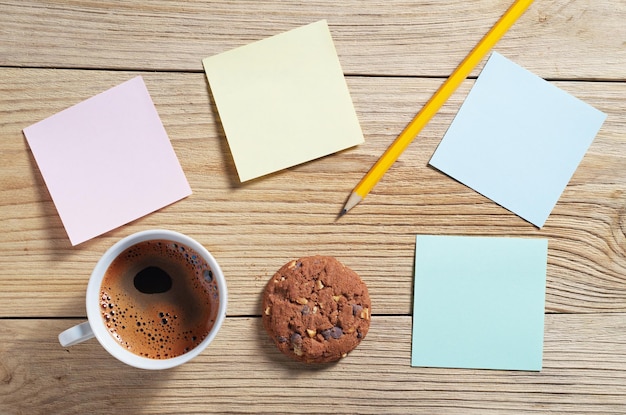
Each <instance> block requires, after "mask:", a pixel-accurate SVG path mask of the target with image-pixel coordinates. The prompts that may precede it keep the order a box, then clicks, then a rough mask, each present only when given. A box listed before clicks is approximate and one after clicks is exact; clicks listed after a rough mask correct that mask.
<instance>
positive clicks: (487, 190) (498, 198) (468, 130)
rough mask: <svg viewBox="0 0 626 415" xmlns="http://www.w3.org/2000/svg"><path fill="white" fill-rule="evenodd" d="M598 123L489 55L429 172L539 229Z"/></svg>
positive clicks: (580, 106)
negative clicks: (440, 174) (445, 177)
mask: <svg viewBox="0 0 626 415" xmlns="http://www.w3.org/2000/svg"><path fill="white" fill-rule="evenodd" d="M605 119H606V114H604V113H602V112H600V111H598V110H597V109H595V108H593V107H591V106H590V105H588V104H587V103H585V102H583V101H581V100H579V99H577V98H575V97H573V96H572V95H570V94H568V93H566V92H565V91H563V90H561V89H559V88H557V87H556V86H555V85H553V84H551V83H549V82H547V81H545V80H543V79H541V78H540V77H538V76H537V75H534V74H533V73H531V72H529V71H527V70H526V69H524V68H522V67H521V66H519V65H517V64H515V63H513V62H511V61H510V60H508V59H506V58H505V57H503V56H502V55H500V54H498V53H495V52H494V53H493V54H492V56H491V57H490V58H489V61H488V62H487V64H486V65H485V67H484V68H483V70H482V72H481V73H480V75H479V77H478V79H477V80H476V83H475V84H474V86H473V87H472V90H471V91H470V92H469V94H468V96H467V98H466V99H465V101H464V103H463V105H462V106H461V108H460V109H459V111H458V113H457V115H456V117H455V119H454V120H453V122H452V124H451V125H450V127H449V129H448V131H447V132H446V134H445V136H444V137H443V139H442V140H441V143H440V144H439V146H438V147H437V150H436V151H435V153H434V155H433V157H432V158H431V160H430V165H432V166H433V167H436V168H437V169H439V170H440V171H442V172H444V173H446V174H447V175H448V176H450V177H452V178H454V179H456V180H458V181H459V182H461V183H463V184H465V185H466V186H468V187H470V188H472V189H474V190H475V191H477V192H478V193H480V194H482V195H484V196H486V197H488V198H489V199H491V200H493V201H494V202H496V203H498V204H499V205H500V206H502V207H504V208H506V209H508V210H510V211H511V212H513V213H515V214H517V215H518V216H520V217H522V218H523V219H525V220H527V221H529V222H530V223H532V224H534V225H535V226H537V227H539V228H541V227H542V226H543V225H544V223H545V221H546V220H547V218H548V216H549V215H550V212H551V211H552V209H553V208H554V206H555V205H556V203H557V201H558V199H559V197H560V196H561V193H562V192H563V190H564V189H565V187H566V186H567V183H568V182H569V180H570V179H571V177H572V175H573V174H574V172H575V170H576V168H577V167H578V165H579V163H580V161H581V160H582V158H583V156H584V155H585V152H586V151H587V149H588V148H589V146H590V145H591V142H592V141H593V139H594V137H595V136H596V134H597V133H598V131H599V129H600V127H601V126H602V123H603V122H604V120H605Z"/></svg>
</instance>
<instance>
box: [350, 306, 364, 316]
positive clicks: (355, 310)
mask: <svg viewBox="0 0 626 415" xmlns="http://www.w3.org/2000/svg"><path fill="white" fill-rule="evenodd" d="M361 310H363V307H361V306H360V305H358V304H352V315H353V316H358V315H359V313H360V312H361Z"/></svg>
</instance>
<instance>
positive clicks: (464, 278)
mask: <svg viewBox="0 0 626 415" xmlns="http://www.w3.org/2000/svg"><path fill="white" fill-rule="evenodd" d="M547 249H548V242H547V240H545V239H523V238H499V237H498V238H496V237H462V236H428V235H419V236H417V238H416V247H415V285H414V287H415V288H414V305H413V343H412V357H411V364H412V365H413V366H422V367H447V368H474V369H501V370H529V371H538V370H541V367H542V353H543V327H544V308H545V305H544V304H545V285H546V263H547Z"/></svg>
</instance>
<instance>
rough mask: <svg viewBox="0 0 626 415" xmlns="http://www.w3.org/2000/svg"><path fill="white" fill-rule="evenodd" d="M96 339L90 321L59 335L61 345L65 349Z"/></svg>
mask: <svg viewBox="0 0 626 415" xmlns="http://www.w3.org/2000/svg"><path fill="white" fill-rule="evenodd" d="M93 337H94V334H93V330H91V326H90V325H89V322H88V321H85V322H84V323H80V324H77V325H75V326H74V327H70V328H69V329H67V330H65V331H64V332H62V333H61V334H59V343H61V346H63V347H69V346H73V345H75V344H78V343H82V342H84V341H85V340H89V339H91V338H93Z"/></svg>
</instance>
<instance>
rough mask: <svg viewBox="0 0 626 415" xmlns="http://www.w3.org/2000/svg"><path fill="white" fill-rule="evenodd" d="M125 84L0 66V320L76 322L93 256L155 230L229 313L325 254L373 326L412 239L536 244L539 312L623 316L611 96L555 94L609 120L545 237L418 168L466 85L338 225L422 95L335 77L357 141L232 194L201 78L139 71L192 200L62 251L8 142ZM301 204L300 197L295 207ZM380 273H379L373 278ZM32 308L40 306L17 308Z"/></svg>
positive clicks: (393, 294) (398, 308)
mask: <svg viewBox="0 0 626 415" xmlns="http://www.w3.org/2000/svg"><path fill="white" fill-rule="evenodd" d="M135 75H136V73H124V72H100V71H77V70H26V69H1V70H0V77H2V78H3V79H6V80H7V82H5V83H3V84H2V86H0V119H2V120H7V121H6V122H4V121H3V122H2V123H0V137H2V140H0V153H1V154H2V158H3V168H2V169H0V217H1V218H2V220H1V221H0V235H1V236H0V262H1V263H2V264H3V267H2V268H1V269H0V316H4V317H16V316H23V317H28V316H30V317H38V316H39V317H41V316H54V315H60V316H82V315H84V314H85V310H84V292H85V288H86V284H87V280H88V276H89V274H90V272H91V269H92V268H93V266H94V265H95V263H96V261H97V259H98V257H99V256H100V255H101V254H102V253H103V252H104V251H105V250H106V248H107V247H108V246H110V245H111V244H113V243H114V242H115V241H116V240H118V239H120V238H121V237H123V236H125V235H128V234H130V233H133V232H135V231H139V230H143V229H148V228H155V227H165V228H171V229H174V230H178V231H181V232H184V233H187V234H189V235H191V236H193V237H195V238H197V239H198V240H199V241H200V242H201V243H203V244H204V245H205V246H206V247H207V248H208V249H209V250H211V251H212V252H213V253H214V255H215V256H216V258H217V259H218V261H219V262H220V264H221V265H222V267H223V269H224V272H225V274H226V277H227V280H228V284H229V291H230V295H231V301H230V305H229V314H230V315H240V316H242V315H243V316H245V315H258V314H259V313H260V312H259V310H258V308H259V305H258V302H259V295H260V294H259V293H260V292H261V290H262V289H263V286H264V284H265V282H266V281H267V279H269V277H270V276H271V275H272V274H273V273H274V272H275V271H276V270H277V269H278V268H279V267H280V266H281V265H282V264H283V263H285V262H287V261H289V260H290V259H293V258H297V257H299V256H305V255H311V254H315V253H320V254H328V255H335V256H337V257H338V258H339V259H340V260H342V261H343V262H345V263H346V264H347V265H348V266H350V267H352V268H353V269H355V270H356V271H357V272H358V273H359V274H360V275H361V276H362V277H363V279H364V280H365V281H366V282H367V284H368V286H369V287H370V290H371V294H372V297H373V301H374V312H375V313H377V314H405V315H407V314H409V313H410V309H411V290H412V272H413V255H414V235H415V234H417V233H434V234H462V235H499V236H525V237H545V238H549V246H550V247H549V264H548V287H547V305H546V306H547V310H549V311H561V312H597V311H600V312H602V311H619V312H624V311H626V286H625V285H624V278H623V276H624V275H626V253H625V249H626V236H625V234H626V211H625V209H624V206H625V205H626V194H625V192H624V189H625V188H626V170H625V169H624V168H623V166H624V165H625V158H626V140H625V139H624V134H623V131H624V126H625V124H626V115H625V114H626V103H625V102H624V100H623V99H621V97H623V96H626V84H622V83H587V82H564V83H558V85H559V86H560V87H562V88H564V89H565V90H568V91H569V92H571V93H573V94H575V95H577V96H579V97H581V98H582V99H584V100H586V101H587V102H589V103H590V104H592V105H595V106H597V107H598V108H599V109H601V110H603V111H606V112H607V113H608V114H609V117H608V120H607V121H606V123H605V125H604V126H603V128H602V130H601V131H600V134H599V135H598V136H597V138H596V140H595V141H594V143H593V144H592V146H591V148H590V150H589V152H588V153H587V155H586V156H585V158H584V160H583V162H582V164H581V166H580V167H579V169H578V170H577V172H576V174H575V175H574V177H573V178H572V181H571V182H570V184H569V186H568V187H567V189H566V190H565V192H564V193H563V195H562V197H561V199H560V200H559V203H558V204H557V206H556V208H555V210H554V211H553V213H552V215H551V217H550V218H549V219H548V222H547V224H546V226H545V227H544V228H543V229H541V230H538V229H536V228H535V227H533V226H532V225H530V224H528V223H527V222H525V221H523V220H522V219H520V218H518V217H517V216H515V215H513V214H511V213H510V212H508V211H506V210H505V209H502V208H501V207H499V206H497V205H496V204H494V203H492V202H491V201H489V200H487V199H486V198H484V197H482V196H480V195H478V194H476V193H475V192H473V191H472V190H471V189H468V188H466V187H464V186H462V185H460V184H459V183H457V182H455V181H453V180H451V179H449V178H447V177H446V176H445V175H442V174H440V173H439V172H437V171H435V170H434V169H432V168H430V167H428V166H427V163H428V159H429V158H430V156H431V155H432V152H433V151H434V150H435V148H436V146H437V144H438V142H439V140H440V139H441V137H442V136H443V134H444V132H445V130H446V128H447V126H448V125H449V123H450V121H451V120H452V118H453V117H454V114H455V113H456V110H457V109H458V106H459V105H460V103H461V102H462V100H463V98H464V94H465V93H466V92H467V91H468V89H469V87H470V86H471V83H472V81H467V83H466V84H465V85H463V87H462V91H459V93H458V94H457V95H455V96H454V97H453V99H452V100H451V102H450V103H449V104H448V105H446V106H445V107H444V109H443V110H442V112H441V113H440V114H438V115H437V116H436V117H435V119H434V120H433V122H432V123H431V124H430V125H429V126H428V127H427V128H426V129H425V130H424V132H423V134H422V136H420V137H419V138H418V139H417V140H416V141H415V142H414V143H413V144H412V145H411V146H410V147H409V149H408V150H407V152H406V153H405V154H403V155H402V157H401V158H400V160H399V161H398V162H397V163H396V165H395V166H394V167H393V168H392V169H391V171H390V172H389V173H388V174H387V175H386V176H385V178H384V179H383V181H381V183H380V184H379V185H378V186H377V187H376V188H375V189H374V191H373V192H372V194H371V195H370V196H369V197H368V199H367V200H366V201H365V202H364V203H363V204H361V205H359V206H358V208H356V209H355V210H354V212H350V214H349V215H346V216H345V217H344V218H342V219H341V220H339V221H336V220H335V217H336V214H337V212H339V210H340V208H341V206H342V205H343V203H344V201H345V198H346V197H347V195H348V193H349V192H350V190H351V189H352V187H353V186H354V185H355V184H356V182H357V181H358V179H359V178H360V177H361V175H362V174H364V173H365V171H366V170H367V169H368V168H369V167H370V166H371V164H372V163H373V162H374V161H375V160H376V158H377V157H378V155H379V154H381V153H382V151H383V150H384V149H385V148H386V146H387V145H388V144H389V143H390V142H391V141H392V140H393V138H394V137H395V134H396V133H397V131H399V130H400V129H401V128H402V127H403V126H404V123H405V122H407V121H408V120H409V119H410V118H411V117H412V115H413V114H414V112H415V111H416V108H418V107H419V106H420V105H422V104H423V102H425V100H426V99H427V98H428V97H429V95H430V92H431V91H433V90H434V89H435V88H436V87H437V85H438V80H433V79H400V78H364V77H350V78H349V79H348V83H349V87H350V90H351V92H352V95H353V99H354V101H355V106H356V108H357V112H358V116H359V118H360V121H361V124H362V127H363V130H364V132H365V135H366V143H365V144H363V145H361V146H359V147H357V148H354V149H350V150H347V151H344V152H341V153H339V154H336V155H332V156H329V157H326V158H323V159H321V160H317V161H314V162H311V163H308V164H305V165H302V166H298V167H295V168H292V169H288V170H286V171H283V172H279V173H276V174H274V175H271V176H268V177H265V178H262V179H260V180H256V181H253V182H251V183H247V184H243V185H242V184H240V183H239V181H238V179H237V176H236V172H235V170H234V166H233V163H232V160H231V156H230V153H229V150H228V145H227V144H226V141H225V137H224V134H223V132H222V131H221V127H220V126H219V123H216V116H215V108H214V107H213V106H212V104H211V102H210V98H209V94H208V90H207V83H206V80H205V78H204V75H203V74H200V73H198V74H178V73H143V74H142V75H143V76H144V78H145V80H146V83H147V86H148V89H149V90H150V92H151V94H152V96H153V99H154V101H155V104H156V106H157V109H158V111H159V113H160V115H161V117H162V119H163V122H164V125H165V128H166V130H167V131H168V134H169V136H170V138H171V140H172V143H173V145H174V148H175V150H176V152H177V154H178V157H179V159H180V161H181V164H182V166H183V169H184V170H185V173H186V175H187V177H188V179H189V182H190V184H191V187H192V189H193V191H194V194H193V195H192V196H191V197H189V198H187V199H185V200H183V201H181V202H178V203H176V204H174V205H172V206H169V207H167V208H165V209H162V210H160V211H158V212H155V213H153V214H151V215H148V216H146V217H144V218H142V219H140V220H137V221H135V222H133V223H131V224H129V225H127V226H124V227H121V228H119V229H117V230H114V231H112V232H109V233H107V234H106V235H103V236H101V237H98V238H95V239H93V240H91V241H88V242H86V243H84V244H81V245H79V246H77V247H71V246H70V244H69V241H68V239H67V236H66V235H65V232H64V230H63V227H62V224H61V221H60V219H59V217H58V214H57V212H56V209H55V207H54V204H53V203H52V201H51V198H50V195H49V194H48V192H47V190H46V187H45V185H44V182H43V179H42V177H41V175H40V173H39V170H38V168H37V166H36V164H35V162H34V159H33V157H32V154H31V153H30V150H29V149H28V146H27V144H26V141H25V139H24V137H23V134H22V132H21V129H22V128H24V127H26V126H28V125H30V124H31V123H34V122H36V121H39V120H41V119H43V118H45V117H47V116H49V115H52V114H53V113H55V112H57V111H59V110H61V109H64V108H66V107H68V106H70V105H72V104H75V103H77V102H79V101H80V100H82V99H85V98H87V97H89V96H91V95H93V94H95V93H98V92H100V91H102V90H104V89H106V88H109V87H111V86H113V85H116V84H117V83H120V82H122V81H124V80H126V79H129V78H130V77H132V76H135ZM303 194H304V195H306V200H302V195H303ZM381 264H384V265H381ZM31 298H38V299H40V301H41V302H43V303H45V304H46V307H45V308H34V307H32V305H31V304H30V303H29V302H28V301H27V300H28V299H31Z"/></svg>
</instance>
